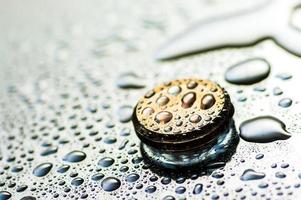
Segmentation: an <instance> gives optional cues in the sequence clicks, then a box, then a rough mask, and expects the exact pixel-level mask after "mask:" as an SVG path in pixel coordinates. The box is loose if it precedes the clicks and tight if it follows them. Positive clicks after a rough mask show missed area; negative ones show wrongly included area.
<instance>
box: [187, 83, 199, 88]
mask: <svg viewBox="0 0 301 200" xmlns="http://www.w3.org/2000/svg"><path fill="white" fill-rule="evenodd" d="M196 86H198V83H197V82H195V81H189V82H188V83H187V88H188V89H194V88H196Z"/></svg>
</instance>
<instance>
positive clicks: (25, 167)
mask: <svg viewBox="0 0 301 200" xmlns="http://www.w3.org/2000/svg"><path fill="white" fill-rule="evenodd" d="M258 2H259V1H256V2H255V1H248V2H245V1H243V3H241V1H239V0H235V1H231V2H229V1H227V2H223V1H207V0H204V1H198V0H191V1H190V2H189V3H186V2H183V1H180V0H176V1H173V2H172V3H171V2H169V1H161V0H160V1H152V2H149V1H141V0H139V1H138V0H134V1H131V2H130V1H114V0H113V1H111V0H110V1H106V0H103V1H91V2H87V1H78V2H77V3H74V1H44V2H40V1H35V0H30V1H29V2H16V1H5V2H4V1H1V6H0V26H1V27H2V29H1V30H2V31H1V33H0V36H1V37H0V44H1V45H0V55H1V56H0V63H1V66H0V69H1V73H0V96H1V98H0V104H1V106H0V113H1V114H0V135H1V140H0V199H75V198H78V199H100V198H101V199H132V198H137V199H181V198H182V199H183V198H187V199H200V198H204V199H218V198H219V199H299V198H300V197H301V191H300V189H301V188H300V184H301V167H300V166H301V161H300V159H298V158H299V157H300V155H301V149H300V142H301V137H300V130H301V121H300V118H301V113H300V110H301V106H300V100H301V93H300V92H299V85H300V81H301V69H300V66H301V60H300V58H299V57H297V56H294V55H293V54H291V53H289V51H287V50H286V49H285V48H282V47H280V46H279V45H276V44H275V42H273V41H271V40H263V41H260V42H258V43H257V44H254V45H251V46H248V47H246V46H243V47H240V48H223V49H214V50H213V51H209V52H205V53H200V54H196V55H193V56H190V57H184V58H181V59H176V60H171V61H168V62H157V61H154V60H153V58H152V55H153V53H154V52H155V51H156V49H157V47H158V46H159V45H160V44H162V43H164V42H165V40H166V39H167V38H169V37H170V36H172V35H174V34H175V33H177V32H180V31H181V30H183V29H184V28H185V27H187V26H188V25H189V24H192V23H193V22H196V21H197V20H199V19H205V18H207V17H208V16H215V15H216V14H217V13H226V12H230V11H237V10H240V9H246V8H249V6H253V5H254V4H255V3H258ZM130 5H131V6H130ZM133 5H134V6H133ZM200 8H202V10H203V12H200ZM53 10H55V11H56V12H53ZM299 15H300V14H299ZM299 15H298V13H296V15H293V22H294V24H295V25H296V26H298V24H299V25H300V24H301V23H300V20H299V21H298V19H300V17H298V16H299ZM254 58H263V59H265V60H266V62H267V63H268V64H269V66H270V73H269V74H268V76H266V77H264V78H262V79H261V80H260V82H256V83H253V84H249V85H237V84H232V83H229V82H228V81H227V80H225V73H226V71H227V70H228V69H229V67H231V66H234V65H236V64H237V63H240V62H243V61H246V60H250V59H254ZM183 78H201V79H210V80H212V81H215V82H218V83H220V84H221V85H222V86H223V87H225V89H226V90H227V91H228V92H229V94H230V96H231V101H232V103H233V104H234V107H235V115H234V121H235V124H236V128H237V130H239V127H240V126H241V125H242V123H243V122H245V121H247V120H250V119H254V118H257V117H262V116H272V117H274V118H277V119H279V120H280V121H281V122H282V123H283V124H285V130H286V131H287V132H288V133H290V135H291V137H289V138H287V139H285V140H275V141H271V142H268V143H258V142H248V141H246V140H244V139H240V141H239V144H238V145H237V148H236V151H235V153H234V154H232V155H231V156H230V158H229V159H227V160H226V161H217V162H214V163H210V164H208V165H207V166H206V168H203V167H199V168H198V167H197V168H196V169H195V168H194V169H186V170H178V171H177V170H176V171H171V170H166V169H161V168H159V167H157V166H154V165H152V163H150V162H148V161H147V160H146V159H145V158H144V157H143V155H142V152H141V148H140V140H139V139H138V138H137V136H136V134H135V133H134V128H133V125H132V123H131V119H130V118H131V115H130V110H131V109H130V108H134V106H135V105H136V103H137V101H138V99H139V98H140V97H141V96H143V95H145V94H146V93H147V92H149V91H150V89H152V88H153V87H154V86H155V85H159V84H162V83H165V82H168V81H171V80H175V79H183ZM190 86H191V87H194V86H193V84H191V85H190ZM169 93H170V94H171V95H176V94H178V93H180V91H179V89H178V88H171V89H170V91H169ZM152 95H153V94H152V93H151V92H150V93H147V96H148V97H151V96H152ZM166 102H167V100H166V99H160V100H159V103H160V104H164V103H166ZM210 102H212V101H211V100H210V98H206V99H205V100H204V105H210ZM205 107H206V106H205ZM151 113H152V110H149V109H148V110H146V111H145V113H144V114H146V115H149V114H151ZM191 120H193V121H195V120H196V121H197V120H198V118H197V117H192V119H191ZM258 123H259V122H258ZM258 126H261V125H260V123H259V124H258ZM277 127H278V128H279V127H281V126H277ZM278 128H277V130H280V129H278Z"/></svg>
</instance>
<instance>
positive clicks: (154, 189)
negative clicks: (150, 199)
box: [145, 185, 157, 194]
mask: <svg viewBox="0 0 301 200" xmlns="http://www.w3.org/2000/svg"><path fill="white" fill-rule="evenodd" d="M156 190H157V188H156V186H154V185H150V186H147V187H146V188H145V192H146V193H149V194H151V193H154V192H155V191H156Z"/></svg>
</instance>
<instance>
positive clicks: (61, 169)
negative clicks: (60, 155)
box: [56, 165, 70, 173]
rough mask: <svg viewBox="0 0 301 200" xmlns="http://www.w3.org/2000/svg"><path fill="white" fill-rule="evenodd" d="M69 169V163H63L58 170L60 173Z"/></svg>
mask: <svg viewBox="0 0 301 200" xmlns="http://www.w3.org/2000/svg"><path fill="white" fill-rule="evenodd" d="M69 169H70V166H69V165H62V166H60V167H59V168H58V169H57V170H56V171H57V172H59V173H65V172H66V171H68V170H69Z"/></svg>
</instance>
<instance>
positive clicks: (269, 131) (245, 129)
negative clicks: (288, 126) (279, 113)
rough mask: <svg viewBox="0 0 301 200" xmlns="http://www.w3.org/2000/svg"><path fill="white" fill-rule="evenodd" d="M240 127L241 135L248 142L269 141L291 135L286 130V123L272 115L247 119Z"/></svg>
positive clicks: (286, 137) (284, 138)
mask: <svg viewBox="0 0 301 200" xmlns="http://www.w3.org/2000/svg"><path fill="white" fill-rule="evenodd" d="M239 129H240V137H241V138H242V139H244V140H246V141H248V142H257V143H267V142H273V141H276V140H286V139H288V138H290V137H291V135H290V134H289V133H288V132H287V131H286V130H285V124H284V123H283V122H282V121H280V120H279V119H277V118H275V117H271V116H261V117H256V118H253V119H250V120H247V121H245V122H243V123H242V124H241V125H240V128H239Z"/></svg>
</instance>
